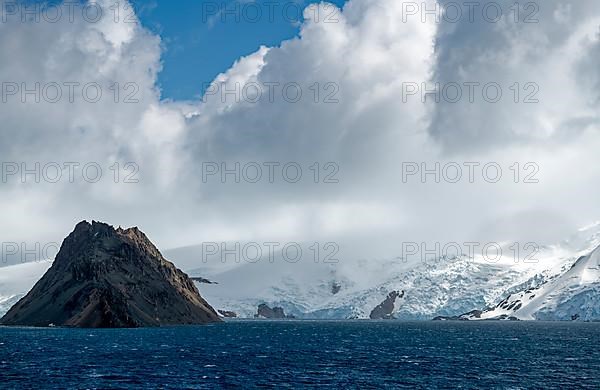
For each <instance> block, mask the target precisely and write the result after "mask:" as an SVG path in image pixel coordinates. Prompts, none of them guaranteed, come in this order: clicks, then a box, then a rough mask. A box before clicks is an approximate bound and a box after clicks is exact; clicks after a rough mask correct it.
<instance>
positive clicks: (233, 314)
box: [217, 310, 237, 318]
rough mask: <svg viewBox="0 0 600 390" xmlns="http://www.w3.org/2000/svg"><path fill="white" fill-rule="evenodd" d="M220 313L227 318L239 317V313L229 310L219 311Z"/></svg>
mask: <svg viewBox="0 0 600 390" xmlns="http://www.w3.org/2000/svg"><path fill="white" fill-rule="evenodd" d="M217 311H218V312H219V314H220V315H222V316H223V317H225V318H236V317H237V313H236V312H234V311H229V310H217Z"/></svg>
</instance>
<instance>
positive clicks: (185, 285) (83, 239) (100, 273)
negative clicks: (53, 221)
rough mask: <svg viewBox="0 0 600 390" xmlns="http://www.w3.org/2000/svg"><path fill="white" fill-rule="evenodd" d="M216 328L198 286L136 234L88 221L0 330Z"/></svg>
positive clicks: (135, 230) (66, 242) (214, 316)
mask: <svg viewBox="0 0 600 390" xmlns="http://www.w3.org/2000/svg"><path fill="white" fill-rule="evenodd" d="M218 320H219V319H218V315H217V313H216V312H215V311H214V309H213V308H212V307H210V305H209V304H208V303H207V302H206V301H205V300H204V299H202V297H201V296H200V293H199V292H198V290H197V288H196V286H195V285H194V283H193V281H192V280H191V279H190V278H189V277H188V276H187V275H186V274H185V273H183V272H182V271H180V270H179V269H177V268H176V267H175V265H174V264H173V263H171V262H169V261H168V260H166V259H165V258H164V257H163V256H162V254H161V253H160V251H159V250H158V249H157V248H156V247H155V246H154V244H152V242H151V241H150V240H149V239H148V237H146V235H145V234H144V233H143V232H142V231H140V230H139V229H138V228H137V227H134V228H129V229H122V228H118V229H115V228H113V227H112V226H110V225H107V224H105V223H102V222H96V221H92V223H91V224H90V223H88V222H86V221H83V222H80V223H78V224H77V225H76V226H75V229H74V230H73V232H71V234H69V235H68V236H67V238H66V239H65V240H64V241H63V244H62V245H61V248H60V251H59V253H58V254H57V255H56V259H55V261H54V263H53V265H52V267H50V269H49V270H48V271H47V272H46V274H45V275H44V276H43V277H42V278H41V279H40V281H38V283H37V284H36V285H35V286H34V287H33V289H32V290H31V291H30V292H29V293H28V294H27V296H25V297H24V298H23V299H22V300H21V301H19V302H18V303H17V304H16V305H15V306H13V307H12V308H11V309H10V310H9V311H8V313H7V314H6V315H5V316H4V317H3V318H2V320H0V323H3V324H11V325H33V326H47V325H48V324H50V323H53V324H55V325H67V326H89V327H122V326H156V325H166V324H188V323H189V324H195V323H204V322H211V321H218Z"/></svg>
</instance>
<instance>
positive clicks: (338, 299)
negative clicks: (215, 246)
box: [189, 224, 600, 320]
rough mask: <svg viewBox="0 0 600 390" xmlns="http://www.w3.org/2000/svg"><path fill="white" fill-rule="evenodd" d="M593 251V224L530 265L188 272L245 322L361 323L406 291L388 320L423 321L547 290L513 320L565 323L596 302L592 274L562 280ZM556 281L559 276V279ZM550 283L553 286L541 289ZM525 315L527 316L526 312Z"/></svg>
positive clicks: (443, 263)
mask: <svg viewBox="0 0 600 390" xmlns="http://www.w3.org/2000/svg"><path fill="white" fill-rule="evenodd" d="M598 245H600V225H599V224H596V225H593V226H590V227H588V228H586V229H582V230H580V231H579V232H578V233H577V234H576V235H574V236H573V237H571V238H569V239H568V240H565V241H563V242H561V243H560V244H557V245H553V246H549V247H544V248H540V251H539V252H538V253H537V255H536V259H538V260H539V261H538V262H536V263H524V262H522V261H521V262H519V263H515V261H514V259H513V258H512V257H510V256H508V254H509V253H510V251H505V253H506V254H507V255H506V256H505V257H503V258H502V259H500V260H499V261H498V262H495V263H489V262H487V261H485V260H484V259H482V258H481V257H477V256H476V257H475V258H468V257H466V256H461V257H458V258H440V259H438V260H437V261H434V262H427V263H422V262H419V263H416V264H415V263H411V264H409V263H406V262H404V261H402V259H400V258H391V259H373V260H370V261H368V260H343V259H340V263H338V264H312V263H310V264H288V263H286V262H285V261H284V260H282V259H280V258H277V259H275V261H274V262H272V263H271V262H268V261H263V260H262V259H261V260H260V261H258V262H257V263H252V264H244V263H242V264H240V265H239V266H237V267H233V268H232V266H231V264H228V265H227V269H226V270H224V271H223V272H219V271H218V270H216V269H215V268H214V267H213V268H210V269H208V268H207V269H203V268H196V269H193V270H190V271H189V273H190V274H192V275H194V276H202V277H207V278H208V279H210V280H213V281H216V282H218V284H211V285H207V284H199V285H198V287H199V288H200V290H201V292H202V294H203V296H205V297H206V299H207V300H208V301H209V302H211V304H213V305H214V306H215V308H218V309H222V310H231V311H234V312H236V313H238V315H239V316H242V317H252V316H253V315H254V314H255V313H256V310H257V306H258V305H259V304H261V303H267V304H268V305H269V306H281V307H283V308H284V309H285V311H286V314H292V315H294V316H296V317H299V318H321V319H343V318H368V317H369V314H370V312H371V310H372V309H373V308H374V307H375V306H377V305H378V304H379V303H381V302H382V301H383V300H384V299H385V298H386V296H387V294H388V293H389V292H391V291H405V295H404V297H403V298H402V299H401V300H399V301H397V303H396V305H395V308H394V313H393V315H394V317H395V318H397V319H404V320H425V319H431V318H434V317H437V316H457V315H460V314H461V313H466V312H469V311H472V310H475V309H481V310H485V308H490V307H496V305H497V304H498V302H501V301H502V300H503V299H504V298H505V297H506V296H507V295H511V296H513V297H514V300H516V299H518V298H517V295H518V294H521V293H523V294H524V292H525V291H531V289H537V288H540V286H543V285H544V286H545V285H547V288H548V294H550V295H548V297H547V299H546V300H544V299H545V298H542V297H541V296H540V295H538V299H539V300H537V299H534V300H532V303H534V302H544V304H543V307H542V306H540V307H539V308H538V309H537V310H536V311H535V312H536V313H537V314H536V315H535V316H533V315H525V314H524V313H525V311H523V312H522V313H523V316H521V317H519V318H522V319H566V318H567V317H568V314H564V315H563V314H559V312H561V310H562V311H565V310H566V307H567V306H569V305H575V304H577V303H576V302H579V301H585V302H589V304H590V305H592V306H593V305H594V304H595V305H596V306H595V307H596V308H598V307H599V305H598V303H597V299H598V297H599V296H600V295H598V291H597V290H596V287H595V285H594V283H592V282H593V281H594V280H596V281H597V280H598V275H597V274H594V273H592V272H591V270H592V268H590V267H587V266H585V267H584V266H576V267H575V268H574V271H572V272H570V273H568V274H566V273H567V271H569V270H570V269H571V267H572V266H573V264H574V263H575V262H576V261H577V259H578V258H579V257H581V256H584V255H586V254H588V253H590V251H591V250H592V249H593V248H595V247H596V246H598ZM507 246H508V244H507ZM590 261H591V262H593V260H590ZM580 268H581V269H584V270H581V269H580ZM575 270H577V271H575ZM576 272H580V273H581V275H583V276H581V278H582V279H581V283H580V285H581V288H574V287H573V284H570V285H569V286H571V287H570V289H569V291H571V292H572V293H573V298H569V300H565V299H566V298H567V296H566V295H564V294H562V293H561V294H554V295H552V294H551V293H550V290H553V289H554V288H555V287H556V286H558V285H559V284H560V285H563V284H564V283H565V282H564V281H565V280H571V278H572V277H574V273H576ZM562 275H564V277H562V278H561V276H562ZM577 275H579V273H578V274H577ZM555 279H556V280H557V281H556V282H555V283H556V284H552V285H550V284H548V283H549V281H551V280H555ZM338 290H339V291H338ZM561 291H562V290H561ZM538 294H539V293H538ZM569 296H571V295H569ZM573 299H577V300H579V301H574V300H573ZM512 302H513V299H511V300H510V302H508V305H506V306H504V307H506V309H503V308H502V309H501V310H500V309H498V311H495V312H492V311H487V312H486V313H485V314H484V317H486V318H487V317H489V318H491V317H497V316H501V315H502V314H507V316H508V315H512V314H513V312H514V308H515V307H516V305H517V304H515V305H513V306H512V307H510V306H511V304H512ZM551 302H554V303H556V306H553V304H551ZM594 302H596V303H594ZM509 307H510V309H508V308H509ZM531 308H532V310H533V306H531ZM523 310H524V307H523ZM566 312H568V310H566V311H565V313H566ZM589 318H592V317H590V316H589V315H581V319H589Z"/></svg>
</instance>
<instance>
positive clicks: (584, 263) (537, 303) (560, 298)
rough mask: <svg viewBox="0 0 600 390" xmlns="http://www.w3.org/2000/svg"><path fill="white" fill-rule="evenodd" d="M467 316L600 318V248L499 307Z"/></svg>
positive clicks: (505, 300)
mask: <svg viewBox="0 0 600 390" xmlns="http://www.w3.org/2000/svg"><path fill="white" fill-rule="evenodd" d="M466 318H467V319H520V320H546V321H555V320H556V321H565V320H567V321H568V320H582V321H598V320H600V247H598V248H597V249H595V250H594V251H593V252H592V253H591V254H590V255H588V256H582V257H580V258H579V259H578V260H577V261H576V262H575V263H574V264H573V265H571V266H570V267H569V268H568V270H566V271H564V272H561V273H556V274H551V275H549V276H548V277H546V278H544V279H542V280H540V281H539V283H535V284H534V286H532V287H529V288H527V289H525V290H521V291H518V292H516V293H513V294H510V295H509V296H507V297H506V298H505V299H503V300H502V301H501V302H500V303H498V305H496V307H494V308H491V309H488V310H485V311H483V312H482V313H480V314H479V313H477V315H469V316H466Z"/></svg>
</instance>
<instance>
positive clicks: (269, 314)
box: [254, 303, 295, 319]
mask: <svg viewBox="0 0 600 390" xmlns="http://www.w3.org/2000/svg"><path fill="white" fill-rule="evenodd" d="M254 318H270V319H284V318H295V317H294V316H286V315H285V312H284V311H283V308H282V307H278V306H274V307H273V308H271V307H269V305H267V304H266V303H261V304H260V305H258V311H257V313H256V314H255V315H254Z"/></svg>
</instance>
